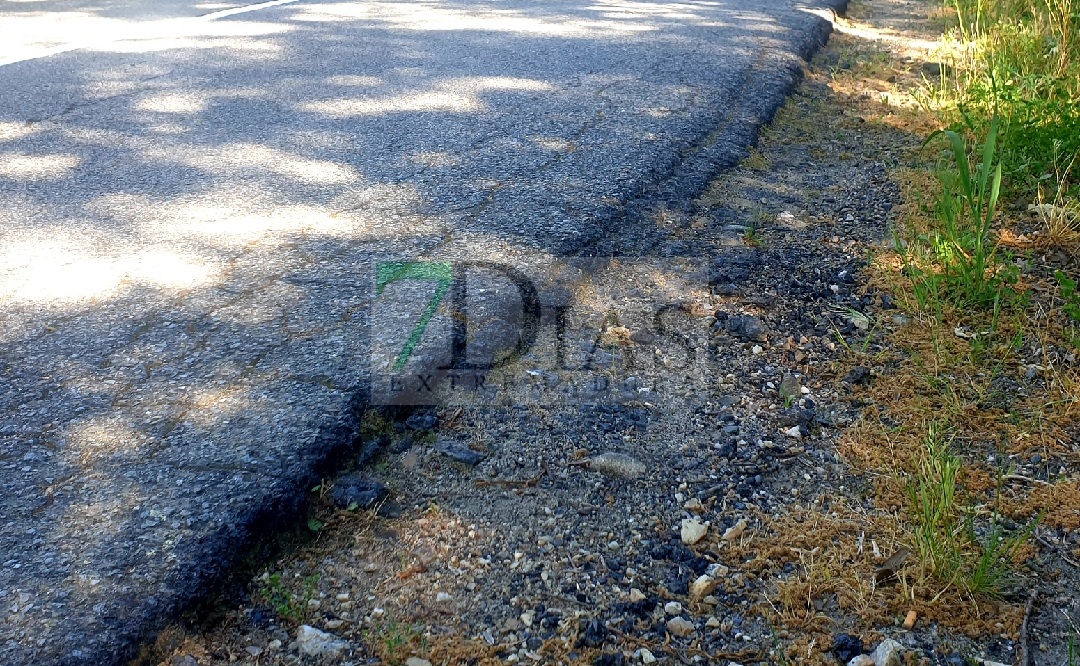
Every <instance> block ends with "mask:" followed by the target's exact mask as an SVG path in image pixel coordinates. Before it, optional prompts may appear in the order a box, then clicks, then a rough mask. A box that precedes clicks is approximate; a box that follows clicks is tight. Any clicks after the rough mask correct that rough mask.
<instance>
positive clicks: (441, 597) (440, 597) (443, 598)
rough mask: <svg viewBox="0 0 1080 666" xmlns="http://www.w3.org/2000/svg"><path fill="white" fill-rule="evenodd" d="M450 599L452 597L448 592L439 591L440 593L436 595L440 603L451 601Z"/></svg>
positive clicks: (436, 599)
mask: <svg viewBox="0 0 1080 666" xmlns="http://www.w3.org/2000/svg"><path fill="white" fill-rule="evenodd" d="M450 599H451V597H450V595H449V594H447V593H446V592H439V593H438V594H436V595H435V601H437V602H439V603H440V604H444V603H446V602H447V601H450Z"/></svg>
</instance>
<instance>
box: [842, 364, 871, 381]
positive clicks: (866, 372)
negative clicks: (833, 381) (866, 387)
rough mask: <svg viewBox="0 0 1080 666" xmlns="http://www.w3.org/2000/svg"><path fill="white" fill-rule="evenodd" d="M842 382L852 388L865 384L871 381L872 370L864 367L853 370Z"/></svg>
mask: <svg viewBox="0 0 1080 666" xmlns="http://www.w3.org/2000/svg"><path fill="white" fill-rule="evenodd" d="M840 381H842V382H843V383H845V384H848V385H851V386H854V385H856V384H865V383H867V382H869V381H870V368H867V367H866V366H862V365H860V366H858V367H855V368H852V369H851V372H849V373H847V374H846V375H844V378H843V379H842V380H840Z"/></svg>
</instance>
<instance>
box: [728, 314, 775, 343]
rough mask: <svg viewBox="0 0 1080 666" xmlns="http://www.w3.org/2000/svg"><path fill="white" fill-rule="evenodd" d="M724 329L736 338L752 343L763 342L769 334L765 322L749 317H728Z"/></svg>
mask: <svg viewBox="0 0 1080 666" xmlns="http://www.w3.org/2000/svg"><path fill="white" fill-rule="evenodd" d="M725 329H726V330H727V332H728V333H730V334H731V335H734V336H735V337H737V338H742V339H744V340H750V341H753V342H765V340H766V339H767V337H768V334H769V327H768V326H766V325H765V322H763V321H761V320H760V319H758V318H757V317H751V316H750V315H735V316H733V317H728V320H727V324H726V326H725Z"/></svg>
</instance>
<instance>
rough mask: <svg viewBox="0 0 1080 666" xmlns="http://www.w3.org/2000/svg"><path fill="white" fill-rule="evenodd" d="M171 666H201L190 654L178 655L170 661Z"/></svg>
mask: <svg viewBox="0 0 1080 666" xmlns="http://www.w3.org/2000/svg"><path fill="white" fill-rule="evenodd" d="M169 666H199V662H197V661H195V657H192V656H191V655H189V654H178V655H176V656H175V657H173V658H172V659H170V660H169Z"/></svg>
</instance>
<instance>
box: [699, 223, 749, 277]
mask: <svg viewBox="0 0 1080 666" xmlns="http://www.w3.org/2000/svg"><path fill="white" fill-rule="evenodd" d="M740 228H741V227H740ZM760 265H761V252H760V251H758V250H742V251H739V252H730V253H724V254H721V255H719V256H717V257H716V258H715V259H713V260H712V263H711V265H710V266H709V284H710V285H712V286H721V287H724V288H725V289H727V290H731V289H734V288H735V285H738V284H740V283H742V282H746V281H747V280H748V279H750V276H751V275H753V273H754V272H755V269H757V268H758V267H759V266H760Z"/></svg>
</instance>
